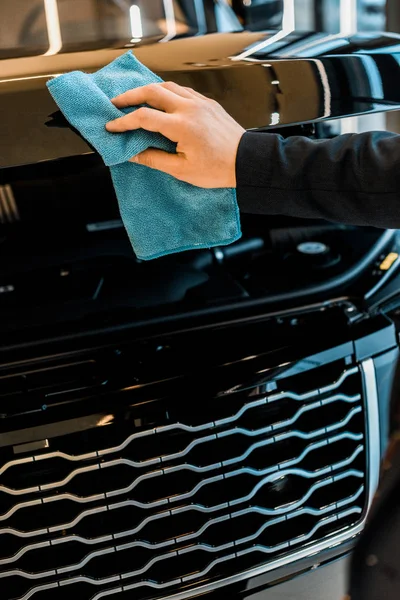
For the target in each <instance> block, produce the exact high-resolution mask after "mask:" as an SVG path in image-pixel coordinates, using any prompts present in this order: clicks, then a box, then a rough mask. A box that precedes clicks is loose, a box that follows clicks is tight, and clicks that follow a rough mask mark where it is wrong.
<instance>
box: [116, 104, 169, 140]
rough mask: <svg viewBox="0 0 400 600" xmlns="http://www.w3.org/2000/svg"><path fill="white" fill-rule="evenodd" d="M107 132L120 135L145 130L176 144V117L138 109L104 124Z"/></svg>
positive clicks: (150, 109) (151, 110)
mask: <svg viewBox="0 0 400 600" xmlns="http://www.w3.org/2000/svg"><path fill="white" fill-rule="evenodd" d="M106 129H107V131H110V132H112V133H122V132H124V131H132V130H134V129H146V130H147V131H154V132H157V133H161V134H162V135H164V136H165V137H167V138H169V139H170V140H172V141H173V142H177V141H178V139H177V127H176V117H174V116H173V115H169V114H167V113H164V112H161V111H159V110H154V109H153V108H146V107H143V108H138V109H137V110H136V111H135V112H132V113H129V114H128V115H124V116H123V117H119V118H118V119H114V121H109V122H108V123H107V124H106Z"/></svg>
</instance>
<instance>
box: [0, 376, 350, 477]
mask: <svg viewBox="0 0 400 600" xmlns="http://www.w3.org/2000/svg"><path fill="white" fill-rule="evenodd" d="M357 372H358V369H357V367H353V368H351V369H348V370H346V371H344V372H343V373H342V374H341V375H340V377H339V378H338V379H337V380H336V382H334V383H332V384H330V385H328V386H326V387H324V388H318V389H315V390H313V391H311V392H307V393H306V394H294V393H291V392H282V393H281V394H274V395H271V396H267V397H265V398H262V399H260V400H255V401H253V402H250V403H248V404H246V405H245V406H244V407H242V408H241V409H240V410H239V411H238V412H237V413H236V414H235V415H233V416H231V417H227V418H225V419H220V420H217V421H212V422H210V423H205V424H203V425H199V426H190V425H185V424H183V423H176V424H174V425H167V426H162V427H157V428H153V429H150V430H147V431H140V432H137V433H134V434H132V435H130V436H129V437H128V438H127V439H126V440H124V441H123V442H122V443H121V444H120V445H119V446H115V447H112V448H105V449H103V450H98V451H95V452H88V453H85V454H81V455H76V456H74V455H71V454H67V453H66V452H60V451H57V452H48V453H46V454H40V455H37V456H33V457H28V458H23V459H16V460H12V461H8V462H7V463H5V464H4V465H3V466H2V467H0V475H2V474H3V473H4V472H5V471H6V470H7V469H9V468H11V467H13V466H17V465H21V464H25V463H28V462H34V461H38V460H48V459H51V458H63V459H65V460H69V461H73V462H75V461H81V460H89V459H95V458H97V457H99V456H106V455H108V454H114V453H116V452H119V451H121V450H124V449H125V448H126V447H127V446H129V444H130V443H131V442H132V441H134V440H136V439H139V438H141V437H147V436H149V435H155V434H156V433H163V432H167V431H174V430H183V431H187V432H193V433H196V432H199V431H206V430H207V429H211V428H213V427H221V426H223V425H227V424H230V423H234V422H235V421H236V420H237V419H238V418H240V417H241V416H243V414H244V413H245V412H246V411H247V410H250V409H251V408H257V407H259V406H263V405H265V404H266V403H268V402H276V401H278V400H281V399H283V398H291V399H292V400H298V401H302V400H306V399H309V398H311V397H313V396H318V395H321V394H324V393H329V392H332V391H333V390H335V389H337V388H338V387H340V385H341V384H342V383H343V382H344V381H345V380H346V379H347V378H348V377H350V376H351V375H354V374H356V373H357ZM181 456H184V454H181ZM153 461H154V462H153ZM159 461H160V459H159V458H155V459H150V460H148V461H143V462H138V463H137V464H136V465H135V466H148V465H151V464H156V463H157V462H159Z"/></svg>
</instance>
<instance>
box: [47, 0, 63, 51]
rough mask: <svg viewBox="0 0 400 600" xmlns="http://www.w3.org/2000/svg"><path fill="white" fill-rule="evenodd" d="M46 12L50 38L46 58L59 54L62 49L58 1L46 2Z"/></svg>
mask: <svg viewBox="0 0 400 600" xmlns="http://www.w3.org/2000/svg"><path fill="white" fill-rule="evenodd" d="M44 11H45V14H46V26H47V35H48V38H49V49H48V50H47V52H45V53H44V56H52V55H53V54H58V52H60V50H61V48H62V37H61V28H60V17H59V15H58V5H57V0H44Z"/></svg>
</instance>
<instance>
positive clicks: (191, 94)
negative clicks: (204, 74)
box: [160, 81, 210, 100]
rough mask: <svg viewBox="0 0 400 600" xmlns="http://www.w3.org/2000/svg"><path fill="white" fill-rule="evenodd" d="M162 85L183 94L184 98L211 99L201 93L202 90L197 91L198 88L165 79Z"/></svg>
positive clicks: (180, 94)
mask: <svg viewBox="0 0 400 600" xmlns="http://www.w3.org/2000/svg"><path fill="white" fill-rule="evenodd" d="M160 85H161V86H162V87H164V88H166V89H167V90H170V91H171V92H174V94H177V95H178V96H182V98H187V99H188V100H193V99H194V98H199V99H200V100H210V98H207V96H203V94H200V92H196V90H193V89H192V88H190V87H183V86H181V85H178V84H177V83H174V82H173V81H165V82H164V83H160Z"/></svg>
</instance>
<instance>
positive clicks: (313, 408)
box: [0, 360, 373, 600]
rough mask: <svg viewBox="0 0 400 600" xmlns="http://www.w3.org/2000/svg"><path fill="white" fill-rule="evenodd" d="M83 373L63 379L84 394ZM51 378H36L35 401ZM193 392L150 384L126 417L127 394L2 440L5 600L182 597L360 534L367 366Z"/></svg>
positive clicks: (366, 482) (0, 553)
mask: <svg viewBox="0 0 400 600" xmlns="http://www.w3.org/2000/svg"><path fill="white" fill-rule="evenodd" d="M82 365H83V366H82ZM82 365H81V366H80V367H79V369H81V370H82V369H83V373H84V375H82V373H81V371H79V369H78V371H76V369H77V368H78V367H77V366H76V365H75V366H73V369H72V370H73V372H74V373H76V372H79V373H80V375H79V377H81V376H83V377H84V378H86V379H85V381H86V384H87V385H86V388H88V387H89V388H90V385H89V383H88V381H89V380H90V377H92V375H90V376H89V375H88V373H91V369H93V363H92V362H91V361H86V362H84V363H82ZM85 365H86V366H85ZM68 368H69V369H71V368H72V367H71V366H69V367H68ZM57 369H58V373H59V372H60V367H59V366H58V367H57ZM86 369H88V370H86ZM61 371H62V369H61ZM63 373H64V375H65V371H64V372H63ZM33 375H34V373H33V374H32V372H30V375H29V376H31V377H32V376H33ZM39 375H40V376H39ZM74 376H75V375H74ZM43 377H44V379H43ZM52 377H53V378H54V372H53V374H52V371H51V369H50V370H48V372H47V373H46V374H45V376H43V372H42V371H41V372H40V373H39V371H38V373H37V379H38V380H39V381H40V386H41V389H43V388H46V389H47V390H48V389H50V387H51V386H52V385H56V386H57V385H59V382H57V381H56V382H54V381H53V379H52ZM57 377H58V375H57ZM57 377H56V379H57ZM95 380H96V377H94V379H93V378H92V379H91V381H92V383H93V382H94V381H95ZM3 383H4V382H3ZM95 383H96V385H97V386H100V387H101V385H102V384H103V385H104V382H99V381H98V380H96V381H95ZM369 384H370V390H371V389H372V391H373V387H372V388H371V382H369ZM63 385H64V386H66V389H67V388H68V394H69V396H68V398H69V400H68V402H70V404H69V406H75V404H74V403H73V401H72V400H71V398H72V397H73V396H74V395H75V397H76V396H77V392H76V389H77V388H75V391H74V388H73V386H68V385H66V384H65V382H64V384H63ZM210 385H211V384H210ZM194 386H195V382H192V387H191V388H185V387H184V386H181V387H179V386H178V384H175V383H174V381H172V383H171V384H170V387H167V388H166V389H167V392H168V393H167V394H166V395H165V396H163V397H161V396H158V395H157V394H159V387H157V386H156V385H155V386H153V388H152V387H151V386H150V390H151V389H153V391H152V392H151V391H150V392H149V391H147V392H146V394H147V396H146V397H145V396H143V397H142V402H138V403H136V404H134V403H132V402H131V400H132V398H131V396H130V395H129V394H131V393H136V392H137V390H135V386H132V387H131V388H130V389H129V390H128V392H129V393H128V395H126V392H127V390H126V389H125V395H124V394H122V392H120V393H119V394H117V393H114V396H113V395H112V394H111V396H110V397H109V396H107V397H106V399H104V398H103V400H101V399H100V400H99V404H100V405H101V406H103V407H104V406H105V405H108V408H109V410H108V413H107V411H105V410H102V411H101V412H99V413H96V414H95V415H94V414H91V415H88V414H80V413H79V411H78V409H77V408H76V407H75V408H74V409H73V410H72V409H71V416H75V418H74V419H69V420H67V419H64V420H63V421H60V423H59V424H58V430H57V435H55V434H54V431H55V430H54V423H52V422H51V419H50V418H49V419H48V420H47V422H44V424H43V425H41V426H39V425H37V426H36V428H35V429H33V430H32V431H30V430H29V431H30V433H29V435H28V436H27V435H25V434H26V431H27V430H26V429H24V430H22V429H21V430H19V432H18V435H19V437H18V436H16V434H15V433H14V434H12V432H10V431H9V432H8V433H7V435H8V436H9V435H11V437H7V436H6V435H4V434H3V442H0V446H1V447H0V579H2V582H1V585H2V588H3V590H4V589H5V590H6V598H7V600H8V599H21V600H22V599H23V600H28V598H32V597H33V598H34V600H54V599H57V600H61V599H65V600H67V599H68V600H70V598H71V597H72V594H78V595H79V597H80V598H82V599H83V600H89V599H94V598H96V599H97V598H101V597H103V596H110V597H113V596H114V595H116V596H117V595H119V594H122V596H124V592H129V591H130V593H131V594H133V593H134V594H135V596H134V597H137V598H139V597H140V598H150V597H159V596H168V595H173V594H176V593H178V592H182V591H183V590H184V594H186V595H190V594H191V593H194V590H195V589H196V588H198V587H199V586H203V585H217V582H218V581H221V580H223V579H224V580H228V581H229V578H230V577H232V576H237V575H238V574H240V573H246V572H252V573H256V572H262V571H265V570H267V569H270V568H272V567H274V566H275V565H279V564H285V563H286V562H289V561H291V560H293V559H294V558H296V556H297V553H298V552H300V551H302V552H305V555H307V554H311V553H312V552H315V549H316V548H317V549H318V548H319V547H321V548H322V547H323V546H329V544H333V543H335V540H336V542H337V540H338V539H339V538H340V536H342V537H341V538H340V539H345V538H346V537H350V535H354V533H355V532H357V531H358V530H357V527H359V528H360V526H361V525H360V524H361V523H362V521H363V520H364V517H365V511H366V508H367V504H368V501H369V497H370V493H369V489H370V485H371V482H370V479H369V474H368V472H367V464H369V462H368V461H369V459H370V456H369V441H368V436H367V431H368V428H366V411H365V406H366V403H367V402H368V401H369V400H368V398H367V395H368V394H366V392H365V390H366V389H367V390H368V388H366V387H365V373H364V372H363V367H359V366H357V365H349V364H348V361H347V363H346V362H345V361H344V360H340V361H339V360H338V361H336V362H335V363H332V364H331V365H329V367H317V368H315V369H311V370H308V371H307V372H306V373H303V374H298V375H294V376H292V377H285V376H284V374H283V376H282V377H281V378H279V379H276V380H275V381H269V382H267V383H265V382H264V383H263V384H260V385H258V386H257V385H255V384H253V385H250V386H249V387H248V388H247V389H245V390H243V389H240V390H238V391H236V392H235V391H234V390H233V389H230V391H229V392H228V393H224V392H223V391H222V392H221V390H220V391H219V392H218V393H215V390H214V392H213V394H212V395H208V396H207V394H206V392H205V390H206V389H207V385H206V384H204V382H203V383H202V384H200V382H199V389H200V391H201V393H200V395H201V398H199V393H196V392H195V391H193V392H191V391H190V390H195V387H194ZM61 387H62V386H61ZM211 387H212V386H211ZM211 387H210V389H211ZM93 389H94V390H95V389H98V387H97V388H96V387H95V386H94V383H93ZM163 389H164V388H163ZM185 389H186V391H185ZM174 390H175V393H174ZM8 393H11V392H10V390H9V389H8ZM59 393H60V390H59V389H58V391H56V392H54V394H53V396H52V398H53V400H52V402H53V410H54V411H56V410H58V408H57V402H56V401H55V400H54V398H55V397H57V394H59ZM71 394H72V396H71ZM48 396H49V397H50V395H49V394H48ZM89 396H90V394H89ZM89 396H88V395H87V396H86V401H87V398H89ZM122 397H123V400H121V398H122ZM16 402H17V400H16ZM21 402H22V400H21ZM107 403H108V404H107ZM42 408H43V407H42ZM55 414H57V413H56V412H54V413H53V416H54V415H55ZM13 418H15V419H17V418H18V417H17V415H14V416H13ZM32 418H33V417H32ZM10 419H11V418H10ZM16 422H17V421H16ZM12 435H14V437H12ZM45 436H47V437H46V439H44V437H45ZM17 437H18V439H19V441H21V440H23V441H24V444H27V445H23V444H22V445H21V444H20V443H18V444H15V443H14V444H13V445H12V444H11V441H12V439H14V440H15V439H17ZM7 440H8V442H9V443H7ZM38 441H39V442H40V443H41V444H42V447H43V449H39V450H36V451H34V450H29V448H30V446H29V444H31V443H34V444H35V443H37V442H38ZM44 446H48V447H44ZM338 536H339V537H338ZM321 544H322V546H321ZM244 576H245V575H243V577H244ZM126 596H127V597H128V596H129V593H128V594H126ZM118 597H119V596H118ZM129 597H130V596H129Z"/></svg>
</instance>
